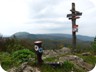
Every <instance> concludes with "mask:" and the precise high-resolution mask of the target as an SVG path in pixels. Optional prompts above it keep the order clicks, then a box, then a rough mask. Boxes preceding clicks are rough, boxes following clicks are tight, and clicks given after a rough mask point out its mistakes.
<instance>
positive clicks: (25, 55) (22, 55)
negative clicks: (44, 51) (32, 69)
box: [12, 49, 35, 63]
mask: <svg viewBox="0 0 96 72" xmlns="http://www.w3.org/2000/svg"><path fill="white" fill-rule="evenodd" d="M12 58H13V59H14V60H15V61H18V62H20V63H22V62H26V61H29V60H30V58H35V54H34V53H33V52H32V51H30V50H28V49H23V50H18V51H15V52H14V53H13V54H12Z"/></svg>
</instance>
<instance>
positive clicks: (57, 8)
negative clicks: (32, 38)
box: [0, 0, 96, 37]
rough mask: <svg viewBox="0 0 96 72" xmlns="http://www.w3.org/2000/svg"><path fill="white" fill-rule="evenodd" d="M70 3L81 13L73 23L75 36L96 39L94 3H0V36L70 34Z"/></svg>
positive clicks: (29, 0) (60, 0)
mask: <svg viewBox="0 0 96 72" xmlns="http://www.w3.org/2000/svg"><path fill="white" fill-rule="evenodd" d="M72 2H74V3H75V6H76V10H77V11H80V12H82V16H81V17H80V19H77V20H76V24H77V25H78V26H79V27H78V32H77V35H86V36H93V37H94V36H96V27H95V26H96V25H95V23H96V20H95V19H96V1H95V0H0V33H1V34H3V35H8V36H9V35H12V34H14V33H16V32H29V33H31V34H45V33H46V34H48V33H63V34H72V23H71V20H68V18H67V17H66V15H67V14H70V13H71V12H70V9H71V8H72V5H71V4H72Z"/></svg>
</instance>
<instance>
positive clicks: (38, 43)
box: [34, 41, 43, 64]
mask: <svg viewBox="0 0 96 72" xmlns="http://www.w3.org/2000/svg"><path fill="white" fill-rule="evenodd" d="M34 44H35V46H34V48H35V51H36V55H37V60H38V64H42V62H43V60H42V54H43V48H42V41H35V42H34Z"/></svg>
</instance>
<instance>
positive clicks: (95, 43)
mask: <svg viewBox="0 0 96 72" xmlns="http://www.w3.org/2000/svg"><path fill="white" fill-rule="evenodd" d="M92 50H93V54H95V55H96V37H95V38H94V41H93V42H92Z"/></svg>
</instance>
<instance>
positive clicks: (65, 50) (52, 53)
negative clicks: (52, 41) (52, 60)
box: [43, 47, 71, 57]
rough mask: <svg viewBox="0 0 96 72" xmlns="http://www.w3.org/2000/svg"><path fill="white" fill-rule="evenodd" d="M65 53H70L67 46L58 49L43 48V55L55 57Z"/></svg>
mask: <svg viewBox="0 0 96 72" xmlns="http://www.w3.org/2000/svg"><path fill="white" fill-rule="evenodd" d="M67 53H68V54H69V53H71V50H70V49H69V48H66V47H64V48H61V49H58V50H44V51H43V56H44V57H56V56H59V55H64V54H67Z"/></svg>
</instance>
